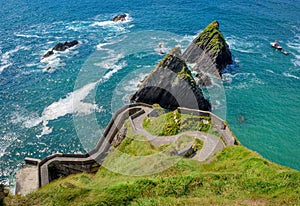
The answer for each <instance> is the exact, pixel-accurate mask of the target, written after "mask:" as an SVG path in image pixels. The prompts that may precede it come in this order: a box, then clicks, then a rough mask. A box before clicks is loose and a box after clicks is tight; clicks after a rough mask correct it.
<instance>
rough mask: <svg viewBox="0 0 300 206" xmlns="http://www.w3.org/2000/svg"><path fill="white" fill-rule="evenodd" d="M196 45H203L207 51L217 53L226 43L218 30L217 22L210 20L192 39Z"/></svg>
mask: <svg viewBox="0 0 300 206" xmlns="http://www.w3.org/2000/svg"><path fill="white" fill-rule="evenodd" d="M194 41H195V43H196V44H197V45H201V46H203V49H204V48H205V49H206V50H208V51H211V52H213V53H214V54H218V53H220V52H221V51H222V49H223V47H224V46H225V45H226V41H225V38H224V36H223V35H222V33H221V32H220V31H219V23H218V22H217V21H213V22H211V23H210V24H209V25H208V26H207V27H206V28H205V29H204V30H203V31H202V32H201V33H200V34H199V36H198V37H197V38H196V39H195V40H194Z"/></svg>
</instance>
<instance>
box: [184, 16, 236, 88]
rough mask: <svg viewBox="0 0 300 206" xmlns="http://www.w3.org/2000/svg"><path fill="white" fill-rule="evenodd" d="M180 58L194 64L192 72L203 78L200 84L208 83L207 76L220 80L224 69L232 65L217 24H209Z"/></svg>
mask: <svg viewBox="0 0 300 206" xmlns="http://www.w3.org/2000/svg"><path fill="white" fill-rule="evenodd" d="M182 58H183V59H185V60H186V62H187V63H191V64H195V66H194V68H193V70H194V71H196V72H197V73H198V76H201V77H203V79H202V80H201V81H202V84H207V83H209V82H210V80H208V79H210V78H209V77H207V75H213V76H215V77H218V78H222V71H223V70H224V68H225V67H226V66H227V65H228V64H232V56H231V52H230V50H229V46H228V45H227V43H226V41H225V39H224V37H223V35H222V33H221V32H220V30H219V23H218V22H217V21H213V22H212V23H210V24H209V25H208V26H207V27H206V28H205V29H204V30H203V31H202V32H201V33H200V34H199V35H198V36H197V37H196V38H195V39H194V40H193V42H192V43H191V44H190V45H189V46H188V48H187V49H186V50H185V51H184V53H183V55H182Z"/></svg>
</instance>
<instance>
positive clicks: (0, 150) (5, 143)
mask: <svg viewBox="0 0 300 206" xmlns="http://www.w3.org/2000/svg"><path fill="white" fill-rule="evenodd" d="M16 139H17V137H16V134H15V133H8V134H4V135H3V136H1V139H0V158H1V157H2V156H3V155H4V154H5V151H6V149H7V148H8V147H9V146H10V145H11V144H12V143H13V142H14V141H15V140H16Z"/></svg>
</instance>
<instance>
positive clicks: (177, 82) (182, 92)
mask: <svg viewBox="0 0 300 206" xmlns="http://www.w3.org/2000/svg"><path fill="white" fill-rule="evenodd" d="M130 100H131V101H134V102H143V103H147V104H154V103H158V104H159V105H160V106H161V107H163V108H166V109H172V110H173V109H176V108H177V107H179V106H181V107H187V108H192V109H201V110H210V108H211V107H210V103H209V102H208V100H206V99H205V98H204V97H203V93H202V91H201V89H200V88H199V87H198V86H197V85H196V82H195V80H194V78H193V76H192V74H191V72H190V70H189V69H188V67H187V65H186V63H185V61H184V60H182V59H181V50H180V48H179V47H175V48H174V49H173V50H172V51H171V52H170V53H169V54H167V55H166V56H165V57H164V59H163V60H162V61H161V62H160V63H159V64H158V65H157V66H156V68H155V69H154V70H153V71H152V72H151V73H150V74H149V75H148V76H147V77H146V78H145V79H144V80H143V82H142V84H141V85H140V86H139V89H138V91H137V92H136V93H134V94H133V95H132V96H131V98H130Z"/></svg>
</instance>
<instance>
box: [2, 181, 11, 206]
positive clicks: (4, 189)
mask: <svg viewBox="0 0 300 206" xmlns="http://www.w3.org/2000/svg"><path fill="white" fill-rule="evenodd" d="M8 194H9V190H8V189H7V188H5V186H4V185H3V184H0V205H2V204H3V199H4V198H5V197H7V196H8Z"/></svg>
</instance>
